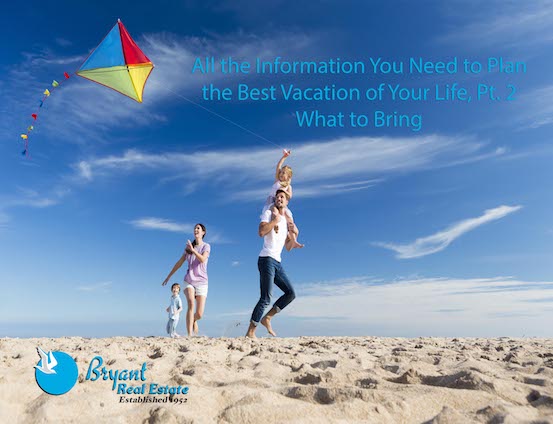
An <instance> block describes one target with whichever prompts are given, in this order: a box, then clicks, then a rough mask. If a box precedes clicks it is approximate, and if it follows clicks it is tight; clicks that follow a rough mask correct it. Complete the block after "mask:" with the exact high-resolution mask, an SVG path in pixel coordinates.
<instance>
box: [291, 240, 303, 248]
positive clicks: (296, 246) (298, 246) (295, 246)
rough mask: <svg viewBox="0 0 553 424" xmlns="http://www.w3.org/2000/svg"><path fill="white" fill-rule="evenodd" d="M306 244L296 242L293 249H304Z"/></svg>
mask: <svg viewBox="0 0 553 424" xmlns="http://www.w3.org/2000/svg"><path fill="white" fill-rule="evenodd" d="M304 246H305V244H301V243H298V242H297V241H294V244H293V245H292V249H301V248H302V247H304Z"/></svg>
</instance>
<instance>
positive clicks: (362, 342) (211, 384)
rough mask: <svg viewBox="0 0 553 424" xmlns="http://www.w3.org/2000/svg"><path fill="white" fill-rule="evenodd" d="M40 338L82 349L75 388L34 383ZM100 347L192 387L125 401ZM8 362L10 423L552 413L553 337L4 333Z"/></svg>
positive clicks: (5, 411)
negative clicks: (99, 375) (51, 391)
mask: <svg viewBox="0 0 553 424" xmlns="http://www.w3.org/2000/svg"><path fill="white" fill-rule="evenodd" d="M37 346H40V347H42V349H44V350H45V351H50V350H52V351H63V352H66V353H68V354H69V355H71V356H72V357H73V358H75V360H76V362H77V365H78V368H79V380H78V382H77V384H76V385H75V386H74V387H73V389H72V390H70V391H69V392H68V393H66V394H64V395H60V396H52V395H48V394H46V393H44V392H43V391H42V390H41V389H40V387H39V386H38V385H37V383H36V382H35V370H34V368H33V367H34V365H36V364H37V362H38V360H39V357H38V355H37V353H36V347H37ZM97 355H99V356H101V357H102V358H103V361H104V364H103V365H104V366H105V367H106V368H107V369H111V370H123V369H128V370H132V369H139V368H140V367H141V366H142V364H143V363H146V369H147V371H146V375H147V383H151V382H156V383H159V385H160V386H165V385H167V386H170V387H176V386H182V387H184V386H188V387H189V393H188V394H186V395H181V394H175V395H168V396H167V395H156V396H150V398H154V397H155V398H157V399H158V400H159V399H161V400H162V399H166V402H155V403H154V402H143V403H125V402H123V403H122V402H120V398H121V395H118V394H117V393H116V392H115V391H113V390H112V384H113V382H112V381H110V380H105V381H104V380H101V379H100V380H97V381H91V380H87V379H86V374H87V370H88V368H89V365H90V363H91V361H92V358H94V357H95V356H97ZM0 364H1V366H0V388H1V391H0V422H2V423H4V422H5V423H19V422H21V423H49V422H52V423H66V422H67V423H70V422H80V423H81V422H91V423H92V422H93V423H96V424H97V423H214V422H218V423H260V422H266V423H284V422H287V423H288V422H298V423H300V422H301V423H321V422H335V423H357V422H359V423H360V422H366V423H434V424H438V423H440V424H441V423H452V424H456V423H463V424H464V423H490V424H492V423H494V424H495V423H536V424H537V423H540V424H541V423H553V340H551V339H510V338H501V339H446V338H419V339H401V338H378V337H300V338H294V339H286V338H283V339H280V338H277V339H268V338H261V339H257V340H249V339H245V338H239V339H229V338H220V339H210V338H203V337H200V338H192V339H184V338H183V339H177V340H173V339H168V338H154V337H150V338H123V337H115V338H109V339H84V338H78V337H71V338H59V339H0ZM123 383H129V384H130V383H132V384H139V383H142V382H135V381H132V382H126V381H124V382H123ZM126 397H127V398H129V399H131V398H132V399H136V398H138V397H140V396H139V395H128V396H126ZM169 398H170V399H169ZM179 399H180V400H179ZM184 399H186V402H184ZM175 400H176V402H175ZM178 402H181V403H178Z"/></svg>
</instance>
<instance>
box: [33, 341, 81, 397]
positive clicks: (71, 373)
mask: <svg viewBox="0 0 553 424" xmlns="http://www.w3.org/2000/svg"><path fill="white" fill-rule="evenodd" d="M36 351H37V353H38V356H39V357H40V361H38V363H37V364H36V365H35V366H34V368H35V379H36V382H37V384H38V386H39V387H40V388H41V389H42V390H43V391H45V392H46V393H48V394H51V395H63V394H64V393H67V392H68V391H69V390H71V389H72V388H73V386H74V385H75V383H76V382H77V379H78V377H79V368H78V367H77V363H76V362H75V359H73V358H72V357H71V355H68V354H67V353H65V352H60V351H57V350H50V351H48V353H46V351H44V350H43V349H42V348H41V347H37V348H36Z"/></svg>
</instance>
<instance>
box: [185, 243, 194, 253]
mask: <svg viewBox="0 0 553 424" xmlns="http://www.w3.org/2000/svg"><path fill="white" fill-rule="evenodd" d="M186 248H187V249H188V250H190V252H194V246H192V243H190V240H186Z"/></svg>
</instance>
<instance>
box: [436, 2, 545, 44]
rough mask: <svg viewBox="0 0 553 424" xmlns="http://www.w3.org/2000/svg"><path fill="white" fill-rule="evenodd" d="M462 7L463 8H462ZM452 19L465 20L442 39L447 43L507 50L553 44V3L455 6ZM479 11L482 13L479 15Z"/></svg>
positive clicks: (455, 3)
mask: <svg viewBox="0 0 553 424" xmlns="http://www.w3.org/2000/svg"><path fill="white" fill-rule="evenodd" d="M460 4H462V6H463V7H459V5H460ZM446 7H447V8H449V10H450V12H451V13H450V17H452V18H454V19H455V20H460V21H462V20H465V19H466V22H467V23H466V24H465V25H463V24H462V23H461V25H455V27H454V30H453V31H451V32H450V33H449V34H447V35H446V36H444V37H442V38H441V41H443V42H455V43H458V44H463V45H469V46H478V47H479V48H480V49H481V48H482V47H494V46H501V47H502V48H505V49H513V48H517V47H518V48H522V47H525V48H528V47H534V46H543V45H544V44H549V43H551V42H553V1H551V0H541V1H533V2H531V3H530V2H525V3H522V2H504V1H500V0H494V1H490V2H487V3H485V4H482V2H466V1H463V2H459V1H457V2H451V3H447V4H446ZM477 11H478V13H476V12H477Z"/></svg>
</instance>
